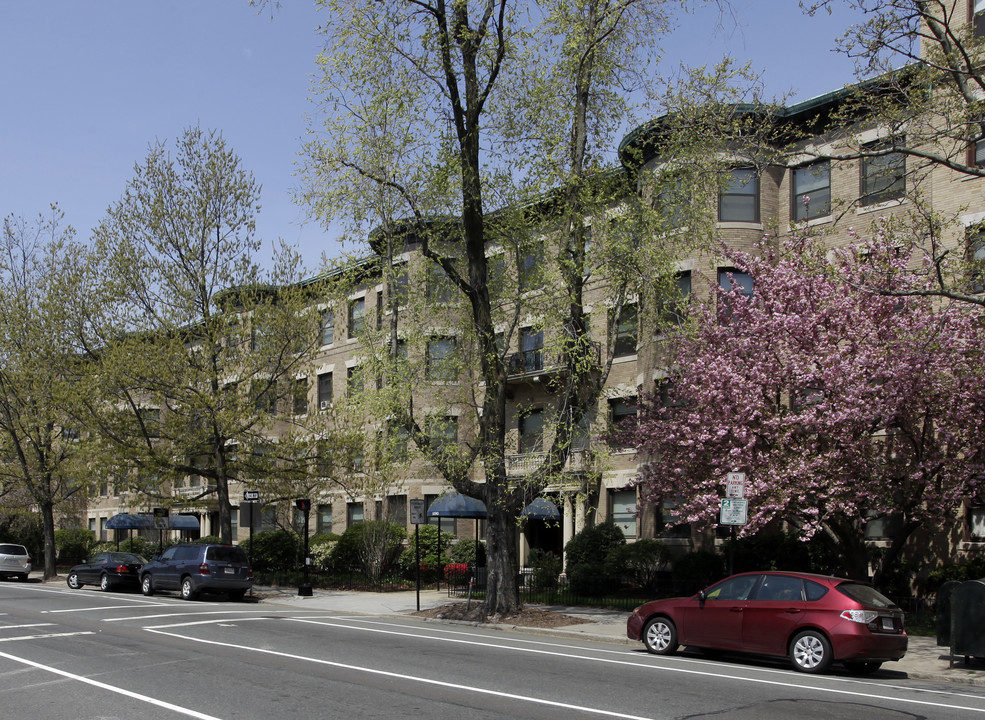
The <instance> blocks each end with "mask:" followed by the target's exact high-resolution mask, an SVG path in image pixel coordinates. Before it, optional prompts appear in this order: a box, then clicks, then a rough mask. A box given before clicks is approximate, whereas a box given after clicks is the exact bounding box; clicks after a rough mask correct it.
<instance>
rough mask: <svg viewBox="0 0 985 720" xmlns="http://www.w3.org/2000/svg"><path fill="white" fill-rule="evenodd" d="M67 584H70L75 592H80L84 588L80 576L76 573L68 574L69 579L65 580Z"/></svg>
mask: <svg viewBox="0 0 985 720" xmlns="http://www.w3.org/2000/svg"><path fill="white" fill-rule="evenodd" d="M65 582H66V583H68V586H69V587H70V588H72V589H73V590H78V589H79V588H81V587H82V583H81V582H79V575H78V573H74V572H73V573H69V574H68V579H67V580H65Z"/></svg>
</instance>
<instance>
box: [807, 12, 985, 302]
mask: <svg viewBox="0 0 985 720" xmlns="http://www.w3.org/2000/svg"><path fill="white" fill-rule="evenodd" d="M841 3H845V4H847V5H848V6H849V7H850V8H852V9H853V10H854V11H856V12H858V13H859V14H860V15H861V16H862V17H863V18H864V21H863V22H860V23H857V24H855V25H853V26H852V27H851V28H849V29H848V30H847V31H846V33H845V35H844V37H842V38H841V40H840V41H839V43H838V46H837V50H838V51H839V52H842V53H845V54H846V55H848V56H849V57H852V58H854V59H855V61H856V71H857V75H858V80H859V82H858V83H857V84H856V85H855V86H853V87H852V88H850V93H849V95H848V97H847V100H846V102H845V103H844V105H843V106H842V109H841V110H840V112H839V113H837V114H836V116H835V117H834V118H833V120H834V122H835V123H836V124H838V125H841V126H842V127H844V128H848V129H851V128H870V129H880V131H881V136H880V138H879V139H878V141H873V139H872V137H871V136H869V135H866V134H864V133H858V132H845V133H842V136H841V139H840V140H839V141H838V142H835V143H833V144H832V145H831V152H830V153H829V154H828V155H826V156H827V157H831V158H837V159H840V160H841V161H845V160H858V161H860V162H874V163H897V162H900V159H901V158H903V159H905V174H904V180H902V182H903V183H904V184H905V197H906V200H907V201H908V207H907V208H906V209H905V211H904V212H902V213H898V214H897V219H896V220H895V224H896V232H895V234H896V236H897V238H898V239H899V240H901V241H903V242H906V243H907V244H908V245H910V246H912V247H913V248H915V249H916V250H917V251H918V252H917V257H918V259H919V260H920V262H918V263H916V264H915V265H914V268H917V269H920V270H921V271H922V272H923V273H924V274H925V275H926V276H927V278H928V279H930V280H932V281H933V282H928V283H926V284H922V285H920V286H919V287H911V288H908V289H907V290H905V291H902V290H899V289H898V288H889V289H887V288H885V287H884V288H883V290H882V291H883V292H888V293H891V294H900V293H904V292H905V293H907V294H914V293H915V294H921V295H934V296H937V297H941V298H946V299H949V300H954V301H959V302H964V303H970V304H974V305H979V306H982V305H985V296H983V295H982V293H981V291H980V286H981V281H980V278H981V277H982V274H983V271H985V242H983V234H982V232H981V229H980V228H978V227H976V226H971V227H969V226H968V223H967V222H964V221H962V218H961V216H962V215H965V214H967V213H968V212H969V209H970V210H971V211H974V210H975V206H976V205H977V204H978V202H976V198H977V201H979V202H980V201H981V200H983V199H985V197H983V196H982V191H981V190H980V189H978V190H974V191H973V192H972V193H970V194H967V197H968V203H969V206H970V208H969V207H959V208H951V209H947V210H944V209H942V208H940V207H937V208H936V209H935V208H934V207H933V205H932V203H931V202H930V198H932V197H933V191H932V189H931V188H930V187H929V186H928V183H929V182H935V183H940V182H942V181H943V182H954V181H957V182H960V181H962V180H974V179H976V178H983V177H985V162H983V158H985V69H983V67H982V63H981V62H980V58H981V55H982V52H983V51H985V32H983V28H985V22H983V21H985V16H983V14H982V11H981V10H976V9H975V7H976V4H975V3H970V2H963V1H961V2H957V1H955V0H818V1H816V2H811V3H806V2H805V3H803V4H804V5H805V7H806V8H807V11H808V12H810V13H815V12H819V11H829V12H830V11H831V9H832V8H833V6H835V5H838V4H841ZM947 174H949V175H950V178H946V175H947ZM851 209H852V208H850V207H846V208H843V210H851ZM904 229H905V231H904ZM911 269H912V268H911Z"/></svg>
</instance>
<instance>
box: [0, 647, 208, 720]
mask: <svg viewBox="0 0 985 720" xmlns="http://www.w3.org/2000/svg"><path fill="white" fill-rule="evenodd" d="M0 658H6V659H7V660H10V661H11V662H17V663H21V664H23V665H27V666H29V667H33V668H36V669H38V670H44V671H45V672H50V673H54V674H55V675H60V676H62V677H65V678H68V679H69V680H75V681H77V682H81V683H85V684H86V685H92V686H93V687H97V688H101V689H103V690H108V691H110V692H112V693H116V694H117V695H124V696H126V697H128V698H133V699H134V700H139V701H140V702H145V703H148V704H150V705H154V706H156V707H160V708H165V709H167V710H173V711H174V712H176V713H181V714H182V715H187V716H188V717H193V718H198V720H222V719H221V718H218V717H216V716H214V715H206V714H205V713H202V712H198V711H197V710H192V709H190V708H186V707H181V706H180V705H175V704H173V703H169V702H164V701H163V700H158V699H157V698H152V697H150V696H148V695H141V694H140V693H135V692H132V691H130V690H124V689H123V688H119V687H114V686H113V685H107V684H106V683H102V682H99V681H98V680H92V679H91V678H87V677H83V676H82V675H76V674H74V673H70V672H66V671H65V670H59V669H58V668H54V667H51V666H50V665H42V664H41V663H37V662H34V661H33V660H28V659H27V658H22V657H17V656H16V655H9V654H7V653H5V652H0Z"/></svg>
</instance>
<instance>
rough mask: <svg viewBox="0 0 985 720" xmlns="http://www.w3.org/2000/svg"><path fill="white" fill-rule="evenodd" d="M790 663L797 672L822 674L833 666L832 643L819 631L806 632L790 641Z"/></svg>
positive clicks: (798, 634)
mask: <svg viewBox="0 0 985 720" xmlns="http://www.w3.org/2000/svg"><path fill="white" fill-rule="evenodd" d="M790 662H791V663H793V666H794V668H795V669H796V670H800V671H801V672H807V673H822V672H824V671H825V670H827V669H828V666H829V665H831V643H829V642H828V639H827V638H826V637H824V635H822V634H821V633H819V632H818V631H817V630H804V632H801V633H797V635H795V636H794V639H793V640H791V641H790Z"/></svg>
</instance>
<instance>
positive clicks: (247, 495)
mask: <svg viewBox="0 0 985 720" xmlns="http://www.w3.org/2000/svg"><path fill="white" fill-rule="evenodd" d="M243 499H244V500H246V501H247V502H253V501H254V500H259V499H260V491H259V490H244V491H243Z"/></svg>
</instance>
